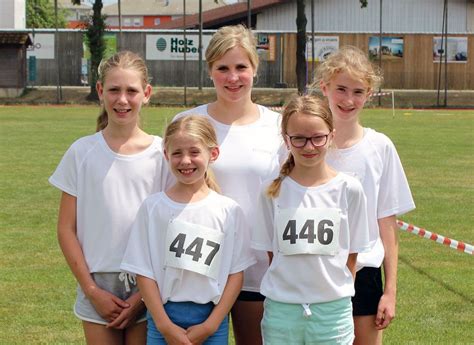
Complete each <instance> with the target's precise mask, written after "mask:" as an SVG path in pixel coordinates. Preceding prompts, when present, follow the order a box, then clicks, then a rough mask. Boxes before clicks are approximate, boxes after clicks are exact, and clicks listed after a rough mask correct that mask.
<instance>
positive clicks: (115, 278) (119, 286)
mask: <svg viewBox="0 0 474 345" xmlns="http://www.w3.org/2000/svg"><path fill="white" fill-rule="evenodd" d="M91 276H92V279H94V281H95V283H96V284H97V286H99V287H100V288H101V289H104V290H106V291H108V292H110V293H112V294H114V295H115V296H117V297H118V298H120V299H122V300H126V299H127V298H129V297H130V296H131V295H133V294H135V293H137V292H138V287H137V282H136V280H135V277H134V276H133V275H131V274H129V273H118V272H117V273H116V272H112V273H92V274H91ZM74 314H76V316H77V317H78V318H79V319H81V320H83V321H88V322H93V323H99V324H102V325H106V324H108V322H107V321H106V320H104V319H103V318H102V317H101V316H100V315H99V314H98V313H97V311H96V310H95V308H94V306H93V305H92V303H91V302H90V301H89V299H88V298H87V297H86V295H85V294H84V291H82V289H81V287H80V286H79V285H78V286H77V299H76V304H75V305H74ZM143 321H146V311H145V312H143V314H142V315H138V316H137V323H139V322H143Z"/></svg>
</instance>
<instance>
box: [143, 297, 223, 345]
mask: <svg viewBox="0 0 474 345" xmlns="http://www.w3.org/2000/svg"><path fill="white" fill-rule="evenodd" d="M163 307H164V308H165V311H166V314H167V315H168V317H169V318H170V320H171V321H172V322H173V323H174V324H175V325H178V326H179V327H181V328H184V329H187V328H189V327H191V326H194V325H197V324H200V323H203V322H204V321H206V320H207V318H208V317H209V315H210V314H211V312H212V310H213V309H214V303H212V302H210V303H207V304H197V303H193V302H170V301H168V302H167V303H165V305H164V306H163ZM147 320H148V326H147V328H148V330H147V337H146V338H147V339H146V343H147V345H166V340H165V338H164V337H163V335H162V334H161V333H160V331H159V330H158V329H157V328H156V325H155V323H154V322H153V318H152V317H151V314H150V313H147ZM228 341H229V318H228V316H226V317H225V319H224V320H223V321H222V323H221V324H220V326H219V328H218V329H217V331H216V332H215V333H214V334H213V335H211V336H210V337H209V338H207V339H206V341H205V342H204V343H203V344H205V345H227V344H228Z"/></svg>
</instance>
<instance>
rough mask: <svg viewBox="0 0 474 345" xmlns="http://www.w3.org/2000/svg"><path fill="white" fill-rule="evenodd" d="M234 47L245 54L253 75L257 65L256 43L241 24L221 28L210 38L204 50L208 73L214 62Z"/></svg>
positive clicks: (249, 32)
mask: <svg viewBox="0 0 474 345" xmlns="http://www.w3.org/2000/svg"><path fill="white" fill-rule="evenodd" d="M234 47H240V48H242V49H243V50H244V51H245V52H246V53H247V56H248V58H249V60H250V63H251V64H252V67H253V70H254V73H257V70H258V63H259V61H258V53H257V41H256V39H255V36H254V35H253V33H252V30H250V29H247V28H246V27H245V26H243V25H241V24H239V25H231V26H223V27H221V28H220V29H219V30H217V32H216V33H215V34H214V35H213V36H212V38H211V41H210V42H209V46H208V47H207V49H206V61H207V67H208V70H209V71H210V70H211V68H212V65H213V64H214V62H216V61H217V60H219V59H220V58H222V57H223V56H224V54H225V53H227V52H228V51H229V50H231V49H232V48H234Z"/></svg>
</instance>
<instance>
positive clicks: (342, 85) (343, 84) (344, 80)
mask: <svg viewBox="0 0 474 345" xmlns="http://www.w3.org/2000/svg"><path fill="white" fill-rule="evenodd" d="M321 90H322V92H323V95H324V96H326V97H327V98H328V101H329V107H330V108H331V112H332V114H333V116H334V120H335V121H349V122H352V121H357V120H358V117H359V113H360V111H361V110H362V109H363V108H364V105H365V102H366V101H367V99H368V97H369V95H370V94H369V87H368V85H367V84H366V83H364V82H363V81H361V80H360V79H355V78H354V77H352V76H351V75H350V74H349V73H348V72H340V73H338V74H336V75H335V76H334V77H333V78H332V79H331V82H330V83H329V84H326V83H324V82H321Z"/></svg>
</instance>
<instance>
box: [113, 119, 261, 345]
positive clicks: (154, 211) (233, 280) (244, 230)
mask: <svg viewBox="0 0 474 345" xmlns="http://www.w3.org/2000/svg"><path fill="white" fill-rule="evenodd" d="M163 146H164V150H165V156H166V159H167V160H168V163H169V167H170V170H171V172H172V173H173V175H174V176H175V177H176V183H175V184H174V185H173V186H172V187H171V188H169V189H167V190H166V191H165V192H161V193H158V194H155V195H152V196H150V197H149V198H147V199H146V200H145V202H144V203H143V205H142V207H141V209H140V210H139V212H138V216H137V218H136V220H135V224H134V226H133V229H132V234H131V236H130V239H129V243H128V247H127V250H126V253H125V257H124V260H123V262H122V266H121V268H122V270H124V271H126V272H129V273H133V274H136V276H137V283H138V286H139V288H140V292H141V294H142V296H143V300H144V301H145V304H146V306H147V308H148V315H147V318H148V334H147V344H153V345H154V344H178V343H179V344H202V343H206V344H208V343H212V344H222V345H224V344H228V333H229V322H228V316H227V315H228V313H229V311H230V309H231V307H232V305H233V304H234V302H235V300H236V298H237V296H238V295H239V292H240V289H241V287H242V283H243V271H244V269H246V268H247V267H249V266H251V265H253V264H254V263H255V262H256V260H255V258H254V256H253V254H252V252H251V251H250V234H249V231H248V226H247V225H246V223H245V217H244V213H243V211H242V209H241V208H240V206H239V205H238V204H237V203H236V202H235V201H233V200H232V199H230V198H228V197H225V196H223V195H220V194H218V193H219V186H218V185H217V183H216V181H215V179H214V176H213V174H212V172H211V170H210V168H209V165H210V164H212V163H214V162H215V161H216V160H217V158H218V157H219V147H218V144H217V138H216V133H215V131H214V128H213V126H212V124H211V123H210V122H209V120H208V119H206V118H204V117H202V116H193V115H186V116H183V117H180V118H179V119H177V120H176V121H174V122H172V123H171V124H170V125H169V126H168V127H167V128H166V131H165V136H164V145H163Z"/></svg>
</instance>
